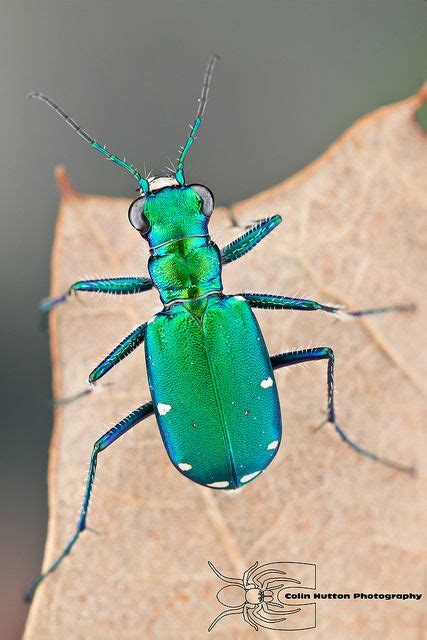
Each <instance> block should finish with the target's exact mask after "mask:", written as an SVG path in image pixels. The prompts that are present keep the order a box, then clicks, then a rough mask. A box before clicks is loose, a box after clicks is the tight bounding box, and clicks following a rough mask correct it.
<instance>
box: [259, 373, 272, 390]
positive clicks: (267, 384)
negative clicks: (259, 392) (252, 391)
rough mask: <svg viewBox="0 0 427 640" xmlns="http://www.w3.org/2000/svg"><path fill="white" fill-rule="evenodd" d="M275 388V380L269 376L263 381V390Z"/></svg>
mask: <svg viewBox="0 0 427 640" xmlns="http://www.w3.org/2000/svg"><path fill="white" fill-rule="evenodd" d="M272 386H273V378H270V376H268V378H266V379H265V380H261V387H262V388H263V389H268V387H272Z"/></svg>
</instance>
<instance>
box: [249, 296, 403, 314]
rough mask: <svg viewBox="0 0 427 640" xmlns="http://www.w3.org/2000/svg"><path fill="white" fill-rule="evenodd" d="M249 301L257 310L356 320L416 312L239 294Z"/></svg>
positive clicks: (399, 308) (400, 307)
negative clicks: (351, 308)
mask: <svg viewBox="0 0 427 640" xmlns="http://www.w3.org/2000/svg"><path fill="white" fill-rule="evenodd" d="M238 295H239V296H242V297H243V298H245V300H247V301H248V302H249V304H250V306H251V307H255V308H257V309H293V310H295V311H325V312H326V313H333V314H335V315H336V316H338V317H341V318H355V317H358V316H369V315H374V314H379V313H388V312H389V311H415V305H413V304H396V305H393V306H390V307H378V308H376V309H365V310H364V311H346V310H345V309H340V308H339V307H331V306H329V305H326V304H320V302H315V301H314V300H302V299H301V298H288V297H285V296H275V295H269V294H266V293H239V294H238Z"/></svg>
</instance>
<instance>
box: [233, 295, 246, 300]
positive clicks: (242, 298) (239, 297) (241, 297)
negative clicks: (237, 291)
mask: <svg viewBox="0 0 427 640" xmlns="http://www.w3.org/2000/svg"><path fill="white" fill-rule="evenodd" d="M234 298H235V299H236V300H246V298H244V297H243V296H234Z"/></svg>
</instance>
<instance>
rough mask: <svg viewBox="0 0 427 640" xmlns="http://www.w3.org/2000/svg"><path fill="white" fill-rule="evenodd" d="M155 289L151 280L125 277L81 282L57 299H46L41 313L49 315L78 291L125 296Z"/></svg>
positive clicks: (73, 285)
mask: <svg viewBox="0 0 427 640" xmlns="http://www.w3.org/2000/svg"><path fill="white" fill-rule="evenodd" d="M152 287H153V283H152V281H151V279H150V278H137V277H133V276H132V277H124V278H102V279H98V280H79V282H75V283H74V284H72V285H71V287H70V288H69V289H68V291H66V292H65V293H63V294H62V295H60V296H58V297H56V298H46V299H45V300H42V301H41V303H40V311H41V312H42V313H48V312H49V311H50V310H51V309H53V308H54V307H57V306H58V305H60V304H62V303H63V302H65V301H66V300H68V298H69V297H70V296H71V295H72V294H73V293H76V292H78V291H92V292H95V293H112V294H116V295H120V294H121V295H124V294H131V293H142V292H143V291H148V290H149V289H151V288H152Z"/></svg>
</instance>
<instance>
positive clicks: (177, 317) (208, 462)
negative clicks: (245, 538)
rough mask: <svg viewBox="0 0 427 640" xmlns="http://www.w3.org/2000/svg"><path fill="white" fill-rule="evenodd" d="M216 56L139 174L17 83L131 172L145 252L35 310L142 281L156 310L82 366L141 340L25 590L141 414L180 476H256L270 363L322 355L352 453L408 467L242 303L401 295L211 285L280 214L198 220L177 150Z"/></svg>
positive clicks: (231, 485) (272, 415)
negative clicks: (224, 239) (375, 446)
mask: <svg viewBox="0 0 427 640" xmlns="http://www.w3.org/2000/svg"><path fill="white" fill-rule="evenodd" d="M218 57H219V56H217V55H213V56H211V58H210V59H209V62H208V65H207V68H206V71H205V75H204V80H203V86H202V92H201V97H200V99H199V103H198V109H197V113H196V118H195V121H194V124H193V126H192V129H191V132H190V134H189V136H188V138H187V140H186V143H185V145H184V146H183V147H182V149H181V153H180V156H179V159H178V165H177V168H176V171H175V172H174V174H173V175H165V176H156V177H153V178H151V179H149V178H148V177H143V176H142V175H141V174H140V172H139V171H137V170H136V169H135V167H134V166H133V165H131V164H129V163H127V162H126V161H125V160H121V159H120V158H119V157H117V156H116V155H114V154H113V153H112V152H111V151H110V150H109V149H107V148H106V147H105V146H101V145H100V144H98V143H97V142H96V140H95V139H94V138H92V136H90V135H89V134H88V133H87V132H86V131H85V130H84V129H82V128H81V127H80V126H79V125H78V124H77V123H76V122H75V121H74V120H73V119H72V118H71V117H70V116H69V115H67V114H66V113H65V112H64V111H63V110H62V108H61V107H60V106H58V105H57V104H56V103H55V102H53V100H51V99H50V98H49V97H47V96H46V95H44V94H42V93H40V92H33V93H30V94H29V97H31V98H36V99H39V100H41V101H42V102H45V103H46V104H47V105H48V106H49V107H50V108H52V109H53V110H54V111H55V112H56V113H58V115H59V116H60V117H61V118H63V119H64V120H65V122H66V123H67V124H68V125H69V126H70V127H71V128H72V129H73V130H74V131H75V132H76V133H77V134H78V135H79V136H80V137H81V138H83V140H84V141H85V142H86V143H88V144H89V145H91V146H92V148H94V149H95V150H96V151H97V152H99V153H101V154H102V155H104V157H105V158H107V159H108V160H111V161H112V162H114V163H115V164H117V165H119V166H121V167H122V168H123V169H125V170H126V171H128V172H129V173H130V174H131V175H132V176H133V177H134V178H135V179H136V180H137V182H138V188H139V191H140V195H139V197H138V198H137V199H136V200H135V201H134V202H132V204H131V206H130V208H129V213H128V216H129V221H130V223H131V225H132V226H133V227H134V228H135V229H136V230H137V231H138V232H139V233H140V235H141V236H142V238H143V239H144V240H145V241H147V242H148V245H149V251H150V257H149V260H148V271H149V277H123V278H109V279H102V280H99V279H97V280H84V281H79V282H76V283H74V284H73V285H71V287H70V288H69V290H68V291H67V292H66V293H65V294H63V295H61V296H59V297H57V298H53V299H50V300H48V301H47V302H45V303H44V304H43V307H42V310H43V311H45V312H47V311H50V310H51V309H53V308H54V307H56V306H58V305H59V304H61V303H63V302H65V301H66V300H67V299H68V298H69V296H70V295H71V294H74V293H76V292H84V291H94V292H98V293H112V294H136V293H141V292H144V291H147V290H149V289H151V288H153V287H155V288H156V289H157V291H158V293H159V296H160V299H161V301H162V304H163V309H162V310H161V311H160V312H159V313H157V314H156V315H155V316H154V318H152V319H151V320H149V321H148V322H144V323H142V324H141V325H140V326H139V327H137V328H136V329H135V330H134V331H132V333H130V335H128V336H127V337H126V338H125V339H124V340H123V341H122V342H121V343H120V344H119V345H118V346H117V347H116V348H115V349H114V350H113V351H112V352H111V353H110V354H109V355H108V356H107V357H106V358H105V359H104V360H103V361H102V362H101V363H100V364H99V365H98V366H97V367H96V368H95V369H94V370H93V371H92V373H91V374H90V376H89V382H90V383H91V384H92V385H93V384H95V383H96V382H97V381H98V380H100V379H101V378H102V377H103V376H104V375H105V374H106V373H107V372H108V371H110V370H111V369H112V367H114V366H115V365H116V364H118V363H119V362H120V361H121V360H123V358H125V357H126V356H127V355H129V354H130V353H131V352H132V351H134V349H136V348H137V347H138V346H139V345H140V344H142V343H143V342H144V343H145V356H146V364H147V374H148V384H149V389H150V394H151V401H150V402H147V403H145V404H143V405H142V406H140V407H139V408H138V409H136V411H133V412H132V413H130V414H129V415H128V416H126V417H125V418H124V419H123V420H122V421H121V422H119V423H118V424H116V425H115V426H114V427H112V428H111V429H110V430H109V431H107V432H106V433H105V435H103V436H102V437H101V438H99V440H97V441H96V442H95V444H94V447H93V451H92V455H91V460H90V467H89V472H88V477H87V482H86V488H85V493H84V500H83V505H82V508H81V512H80V515H79V519H78V522H77V528H76V531H75V533H74V535H73V536H72V538H71V540H70V541H69V543H68V545H67V546H66V547H65V549H64V550H63V552H62V553H61V555H60V556H59V558H58V559H57V560H56V562H55V563H54V564H53V565H52V566H51V567H50V568H49V569H48V570H47V571H46V572H45V573H42V574H41V575H40V576H39V577H38V578H37V579H36V580H35V581H34V582H33V584H32V585H31V587H30V589H29V590H28V592H27V597H28V599H30V598H31V597H32V595H33V593H34V591H35V589H36V587H37V586H38V584H40V582H41V581H42V580H43V579H44V578H45V577H46V576H47V575H49V574H50V573H52V572H53V571H55V570H56V569H57V567H58V566H59V565H60V563H61V562H62V560H63V559H64V558H65V557H66V556H67V555H68V554H69V553H70V551H71V549H72V548H73V546H74V545H75V543H76V541H77V539H78V537H79V535H80V534H81V533H82V531H84V529H85V528H86V517H87V512H88V507H89V502H90V497H91V491H92V486H93V482H94V478H95V470H96V463H97V457H98V455H99V453H101V451H104V450H105V449H106V448H107V447H108V446H109V445H110V444H112V443H113V442H115V441H116V440H117V439H118V438H120V437H121V436H122V435H123V434H124V433H126V432H127V431H129V429H131V428H132V427H134V426H135V425H136V424H138V423H139V422H141V421H142V420H144V419H145V418H147V417H148V416H150V415H152V414H154V415H155V417H156V420H157V423H158V426H159V430H160V434H161V437H162V439H163V442H164V445H165V447H166V450H167V453H168V455H169V458H170V460H171V462H172V464H173V465H174V466H175V467H176V469H177V470H178V471H179V472H180V473H181V474H183V475H184V476H185V477H186V478H189V479H190V480H193V481H194V482H197V483H199V484H201V485H204V486H206V487H209V488H211V489H216V490H230V489H237V488H239V487H241V486H244V485H246V484H247V483H249V482H251V481H252V480H254V479H255V478H256V477H257V476H259V475H260V474H261V473H262V472H263V471H264V470H265V469H266V467H267V466H268V465H269V464H270V463H271V462H272V460H273V458H274V457H275V455H276V453H277V450H278V448H279V445H280V440H281V411H280V405H279V397H278V392H277V387H276V382H275V377H274V373H273V371H274V370H275V369H279V368H281V367H287V366H290V365H294V364H297V363H302V362H308V361H313V360H323V359H326V360H327V361H328V371H327V388H328V414H327V418H326V420H325V422H329V423H331V424H332V425H333V426H334V428H335V430H336V431H337V433H338V435H339V436H340V437H341V439H342V440H343V441H344V442H346V443H347V444H348V445H349V446H350V447H352V448H353V449H354V450H355V451H357V452H358V453H361V454H363V455H365V456H367V457H369V458H371V459H373V460H376V461H378V462H381V463H383V464H385V465H388V466H390V467H393V468H395V469H399V470H403V471H411V470H412V469H411V468H410V467H407V466H405V465H402V464H399V463H397V462H393V461H391V460H388V459H386V458H383V457H381V456H379V455H377V454H375V453H372V452H370V451H367V450H366V449H364V448H363V447H361V446H359V445H358V444H356V443H355V442H353V441H352V440H351V439H350V438H349V437H348V436H347V435H346V434H345V432H344V431H343V430H342V428H341V427H340V426H339V424H338V423H337V421H336V417H335V407H334V381H333V380H334V353H333V351H332V349H330V348H329V347H318V348H313V349H306V350H300V351H293V352H289V353H280V354H278V355H273V356H271V357H270V356H269V354H268V351H267V347H266V344H265V342H264V338H263V336H262V333H261V331H260V328H259V325H258V322H257V320H256V318H255V315H254V313H253V311H252V308H261V309H295V310H301V311H316V310H321V311H324V312H327V313H330V314H335V315H347V316H353V317H355V316H361V315H367V314H376V313H383V312H385V311H410V310H412V308H413V307H412V306H411V305H397V306H393V307H385V308H381V309H368V310H366V311H352V312H351V311H347V312H345V311H343V310H341V309H339V308H337V307H332V306H327V305H324V304H321V303H318V302H315V301H313V300H305V299H299V298H291V297H285V296H280V295H267V294H257V293H240V294H239V295H226V294H224V293H223V287H222V278H221V275H222V267H223V266H224V265H226V264H228V263H230V262H232V261H234V260H238V259H239V258H241V257H242V256H244V255H245V254H246V253H248V252H249V251H251V250H252V249H253V248H254V247H255V246H256V245H257V244H258V243H259V242H260V241H261V240H262V239H263V238H265V237H266V236H267V235H268V234H269V233H270V232H271V231H272V230H273V229H274V228H275V227H276V226H277V225H278V224H279V223H280V222H281V217H280V216H279V215H273V216H272V217H270V218H266V219H263V220H260V221H258V222H256V223H254V224H252V225H250V226H249V227H248V228H247V229H246V231H245V233H244V234H243V235H241V236H240V237H238V238H237V239H236V240H234V241H233V242H231V243H230V244H228V245H227V246H226V247H224V248H223V249H222V250H220V249H219V248H218V246H217V245H216V244H215V243H214V242H213V240H212V239H211V237H210V235H209V231H208V224H209V218H210V216H211V215H212V213H213V210H214V197H213V194H212V193H211V191H210V190H209V189H208V188H207V187H205V186H204V185H200V184H187V182H186V179H185V174H184V163H185V158H186V156H187V154H188V152H189V150H190V148H191V146H192V144H193V143H194V140H195V137H196V133H197V132H198V130H199V127H200V125H201V122H202V118H203V114H204V111H205V108H206V103H207V98H208V93H209V88H210V84H211V79H212V73H213V69H214V66H215V63H216V61H217V59H218ZM195 399H197V402H195Z"/></svg>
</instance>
